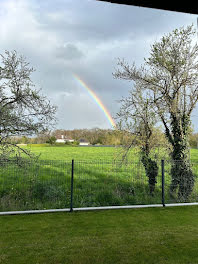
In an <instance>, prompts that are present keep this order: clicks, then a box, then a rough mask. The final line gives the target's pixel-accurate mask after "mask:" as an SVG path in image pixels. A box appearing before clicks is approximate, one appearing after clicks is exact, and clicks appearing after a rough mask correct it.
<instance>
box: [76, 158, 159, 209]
mask: <svg viewBox="0 0 198 264" xmlns="http://www.w3.org/2000/svg"><path fill="white" fill-rule="evenodd" d="M156 181H157V183H156V186H155V190H154V192H153V193H152V194H150V189H149V183H148V177H147V176H146V174H145V169H144V167H143V166H142V163H141V162H130V163H122V162H118V161H116V162H107V161H102V160H100V161H75V162H74V194H73V195H74V201H73V206H74V207H97V206H115V205H119V206H122V205H137V204H155V203H158V204H160V203H161V175H160V168H159V170H158V177H157V179H156Z"/></svg>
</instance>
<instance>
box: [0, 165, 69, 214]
mask: <svg viewBox="0 0 198 264" xmlns="http://www.w3.org/2000/svg"><path fill="white" fill-rule="evenodd" d="M70 171H71V162H65V161H43V160H40V161H29V160H24V161H23V162H22V163H21V164H17V163H16V161H13V162H9V163H8V162H1V164H0V211H16V210H18V211H20V210H35V209H54V208H66V207H69V202H70V195H69V193H70V177H71V174H70Z"/></svg>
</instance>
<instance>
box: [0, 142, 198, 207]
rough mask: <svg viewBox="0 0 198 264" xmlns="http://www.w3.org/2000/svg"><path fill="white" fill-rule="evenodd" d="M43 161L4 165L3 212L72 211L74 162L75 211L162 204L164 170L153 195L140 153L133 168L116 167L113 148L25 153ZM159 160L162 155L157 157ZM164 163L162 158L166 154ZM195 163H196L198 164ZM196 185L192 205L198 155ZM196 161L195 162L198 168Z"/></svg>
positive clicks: (0, 178)
mask: <svg viewBox="0 0 198 264" xmlns="http://www.w3.org/2000/svg"><path fill="white" fill-rule="evenodd" d="M26 148H28V149H31V150H32V152H34V153H35V154H36V155H39V154H40V157H39V161H37V162H28V161H25V162H24V163H23V164H22V166H21V167H20V166H16V165H15V164H8V165H7V164H1V170H0V211H8V210H31V209H45V208H46V209H50V208H68V207H69V205H70V186H71V183H70V182H71V160H72V159H74V203H73V205H74V207H89V206H108V205H112V206H113V205H133V204H155V203H156V204H157V203H161V167H160V166H161V165H160V159H159V164H158V166H159V169H158V178H157V183H156V187H155V191H154V193H153V195H152V196H151V195H150V194H149V185H148V178H147V177H146V175H145V170H144V168H143V166H142V164H141V162H139V155H138V152H137V150H135V149H134V150H132V151H131V152H130V154H129V162H128V163H127V164H121V163H120V162H119V161H118V157H120V156H119V151H121V148H113V147H68V146H62V147H61V146H58V147H57V146H55V147H50V146H46V147H44V146H39V145H35V146H34V145H31V146H28V147H26ZM158 154H160V153H159V152H158ZM160 155H161V156H160V157H164V155H163V153H161V154H160ZM196 157H197V158H196ZM191 159H192V160H193V172H194V175H195V185H194V189H193V192H192V195H191V196H190V197H189V201H191V202H194V201H198V151H197V150H192V151H191ZM196 160H197V162H196ZM170 168H171V166H170V163H169V162H166V166H165V190H166V192H165V198H166V202H167V203H170V202H178V200H177V197H170V196H169V185H170V182H171V178H170Z"/></svg>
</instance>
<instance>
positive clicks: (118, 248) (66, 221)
mask: <svg viewBox="0 0 198 264" xmlns="http://www.w3.org/2000/svg"><path fill="white" fill-rule="evenodd" d="M197 219H198V207H197V206H193V207H180V208H148V209H132V210H115V211H99V212H94V211H93V212H75V213H55V214H43V215H19V216H2V217H0V226H1V228H0V263H2V264H26V263H28V264H35V263H38V264H45V263H46V264H55V263H56V264H63V263H71V264H93V263H94V264H101V263H102V264H112V263H114V264H117V263H119V264H187V263H189V264H197V263H198V250H197V244H198V236H197V234H198V221H197Z"/></svg>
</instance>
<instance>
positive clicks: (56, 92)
mask: <svg viewBox="0 0 198 264" xmlns="http://www.w3.org/2000/svg"><path fill="white" fill-rule="evenodd" d="M196 19H197V17H196V16H195V15H190V14H184V13H177V12H169V11H161V10H155V9H147V8H140V7H132V6H125V5H116V4H110V3H104V2H98V1H95V0H48V1H39V0H0V36H1V41H0V51H1V52H0V53H3V52H4V50H16V51H17V52H18V53H19V54H22V55H24V56H25V57H26V60H27V61H29V62H30V64H31V65H32V66H33V67H34V68H35V69H36V72H35V73H34V74H33V76H32V78H33V80H34V83H35V84H36V86H37V87H38V88H42V90H43V94H46V95H47V96H48V97H49V98H50V100H51V102H52V103H53V104H55V105H57V106H58V112H57V120H58V123H57V128H63V129H73V128H93V127H100V128H111V124H110V123H109V122H108V120H107V118H106V116H105V114H104V112H103V111H102V110H101V109H100V108H99V106H98V105H97V104H96V102H95V101H94V100H93V98H91V96H90V94H89V93H88V92H87V90H86V89H85V88H84V87H83V86H81V85H80V84H79V82H77V81H76V80H75V78H74V75H73V74H76V75H78V76H79V77H80V78H81V79H82V80H83V81H84V82H85V83H86V84H87V86H88V87H89V88H90V89H92V91H93V92H94V93H95V94H96V95H97V96H98V97H99V99H100V100H101V101H102V102H103V104H104V106H105V107H106V108H107V109H108V111H109V112H110V114H111V115H112V116H115V114H116V112H117V111H118V109H119V104H118V103H117V100H119V99H120V98H121V97H122V96H127V94H128V91H129V89H130V86H131V84H130V83H129V82H124V81H119V80H115V79H114V78H113V76H112V72H114V71H115V68H116V62H117V58H118V57H119V58H126V60H127V61H128V62H133V61H135V62H136V63H137V64H138V65H140V64H141V63H143V59H144V57H148V56H149V50H150V46H151V44H152V43H153V42H154V41H157V40H159V39H160V37H161V36H162V35H164V34H166V33H168V32H170V31H172V30H173V29H175V28H178V27H181V26H186V25H189V24H192V23H193V24H194V25H195V26H196ZM197 115H198V110H197V109H196V110H195V111H194V113H193V117H192V120H193V124H194V127H195V130H198V124H196V119H197ZM197 123H198V122H197Z"/></svg>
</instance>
